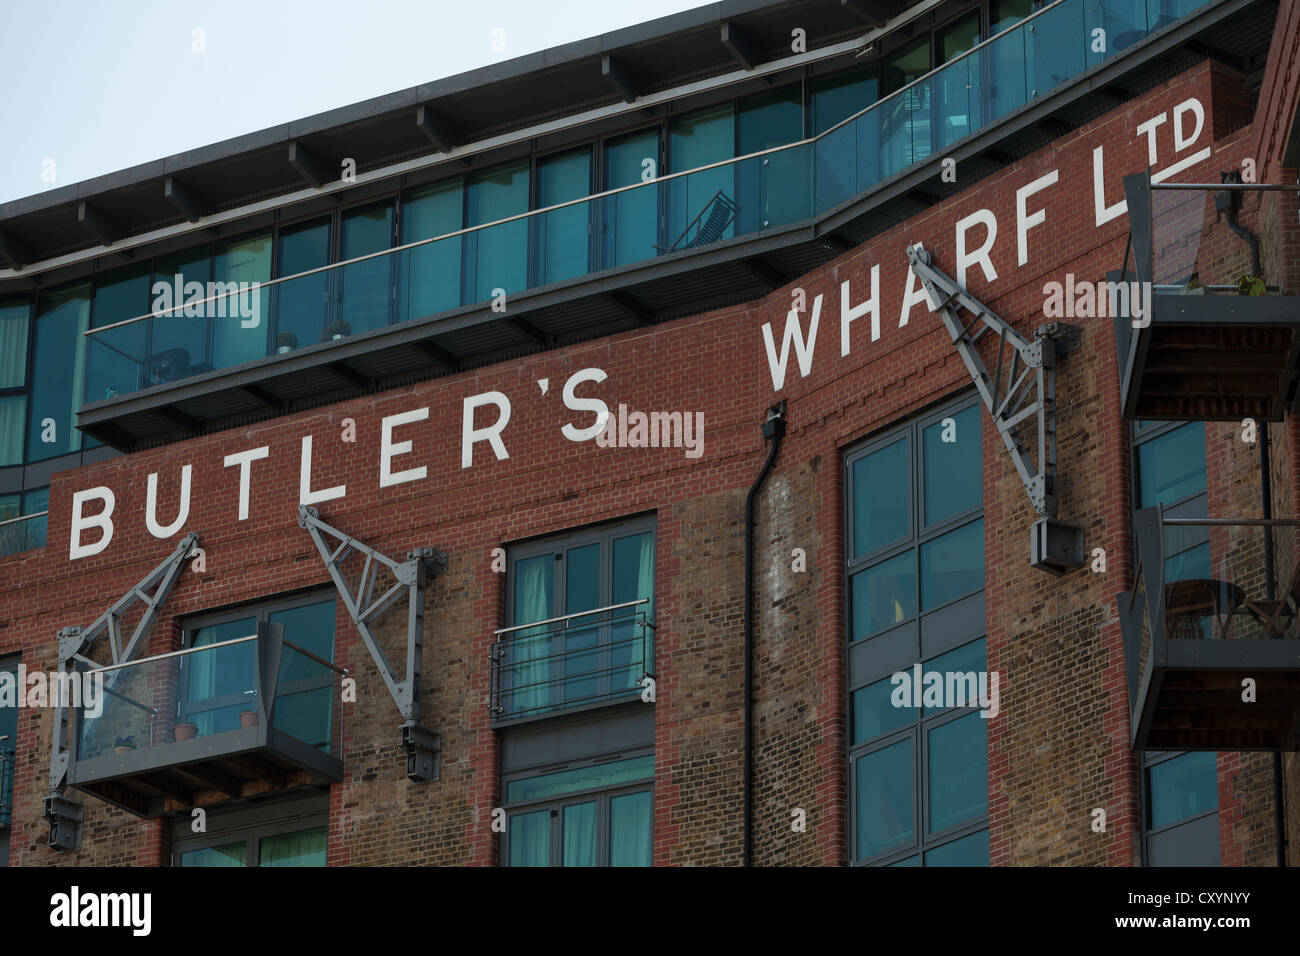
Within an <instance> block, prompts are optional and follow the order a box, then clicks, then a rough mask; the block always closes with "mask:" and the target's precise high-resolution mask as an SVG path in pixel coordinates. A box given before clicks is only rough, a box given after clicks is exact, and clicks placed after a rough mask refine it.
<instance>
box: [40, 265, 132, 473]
mask: <svg viewBox="0 0 1300 956" xmlns="http://www.w3.org/2000/svg"><path fill="white" fill-rule="evenodd" d="M89 325H90V284H89V283H83V284H81V285H76V286H71V287H65V288H63V289H59V290H57V291H55V292H51V293H49V294H48V295H44V296H41V297H40V298H39V299H38V300H37V303H36V347H35V362H34V366H33V369H32V377H31V390H30V393H29V397H28V402H27V436H28V439H27V460H28V461H43V460H44V459H46V458H53V457H55V456H56V455H66V454H67V453H68V452H70V451H77V450H79V449H80V448H81V432H79V431H77V409H78V408H79V407H80V405H81V396H82V394H83V393H84V390H85V384H84V382H85V365H84V361H85V359H86V358H87V354H86V352H85V351H84V350H83V349H82V341H83V336H82V333H84V332H85V331H86V329H87V328H89ZM135 334H136V333H135V332H134V331H132V332H131V336H129V337H128V338H130V337H132V336H134V335H135ZM102 355H104V352H103V351H102V350H101V351H99V352H97V353H95V354H92V355H91V356H90V360H91V361H92V362H94V361H98V360H100V357H101V356H102Z"/></svg>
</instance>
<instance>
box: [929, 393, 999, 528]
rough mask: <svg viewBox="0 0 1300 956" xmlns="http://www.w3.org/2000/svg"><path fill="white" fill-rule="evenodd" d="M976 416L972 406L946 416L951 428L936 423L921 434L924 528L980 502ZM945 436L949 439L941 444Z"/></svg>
mask: <svg viewBox="0 0 1300 956" xmlns="http://www.w3.org/2000/svg"><path fill="white" fill-rule="evenodd" d="M979 413H980V409H979V408H978V407H976V406H972V407H970V408H966V409H963V410H962V411H960V412H957V413H956V414H955V415H950V416H949V417H950V418H951V419H952V422H953V424H952V426H951V427H945V426H944V424H943V422H942V421H937V422H935V423H934V424H933V425H927V426H926V428H925V431H924V432H922V435H921V448H922V452H923V453H924V456H925V460H924V463H923V466H922V471H923V473H924V478H925V487H924V491H923V493H922V496H923V498H924V499H925V500H924V507H925V518H924V520H925V523H926V524H927V525H931V524H934V523H935V522H936V521H942V520H943V519H944V518H948V517H951V516H952V515H955V514H958V513H959V512H962V511H966V510H967V509H969V508H978V507H979V506H980V504H981V503H982V502H983V501H984V470H983V465H982V462H983V455H982V453H981V446H980V441H981V438H980V414H979ZM945 436H946V437H947V438H950V439H952V440H951V441H944V438H945Z"/></svg>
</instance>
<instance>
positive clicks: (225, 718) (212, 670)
mask: <svg viewBox="0 0 1300 956" xmlns="http://www.w3.org/2000/svg"><path fill="white" fill-rule="evenodd" d="M256 633H257V619H256V618H252V617H247V618H242V619H240V620H237V621H224V622H222V623H220V624H211V625H208V626H206V627H200V628H197V629H195V631H194V632H193V634H192V635H191V645H190V646H191V647H206V646H207V645H209V644H219V643H221V642H223V641H232V640H235V639H236V638H240V637H248V636H249V635H250V634H256ZM181 675H182V684H181V686H182V687H183V688H184V699H183V700H182V701H181V705H180V715H181V717H182V718H183V719H182V721H181V722H182V723H190V724H194V725H195V726H197V727H198V735H199V736H201V737H206V736H208V735H209V734H219V733H223V732H224V731H227V730H238V729H239V728H240V726H241V724H240V717H239V715H240V714H241V713H243V712H244V711H248V710H257V709H258V706H257V696H256V693H257V642H256V641H245V642H243V643H241V644H231V645H229V646H226V647H219V648H216V649H215V650H211V651H196V652H195V653H193V654H186V655H183V656H182V657H181Z"/></svg>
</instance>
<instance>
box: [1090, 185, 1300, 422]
mask: <svg viewBox="0 0 1300 956" xmlns="http://www.w3.org/2000/svg"><path fill="white" fill-rule="evenodd" d="M1124 190H1125V197H1126V199H1127V201H1128V210H1129V227H1130V234H1129V243H1128V246H1127V247H1126V249H1125V262H1124V269H1123V270H1122V271H1121V272H1120V273H1116V274H1114V275H1116V276H1122V277H1123V279H1124V280H1125V281H1126V282H1127V283H1131V282H1132V281H1133V280H1136V281H1137V283H1138V286H1137V290H1136V291H1138V292H1139V293H1140V291H1141V289H1143V288H1144V287H1145V288H1147V289H1149V290H1150V293H1149V300H1150V301H1149V304H1148V305H1138V306H1135V305H1134V302H1140V301H1142V300H1138V299H1137V298H1136V296H1135V295H1134V291H1135V290H1134V288H1133V287H1132V286H1131V285H1129V286H1128V288H1126V289H1123V290H1121V292H1122V294H1121V295H1120V296H1119V297H1118V299H1112V300H1111V306H1110V312H1111V314H1114V315H1115V316H1116V318H1115V331H1116V335H1117V338H1118V345H1119V354H1120V358H1121V363H1122V367H1121V375H1122V393H1123V402H1124V415H1125V417H1126V418H1129V419H1139V420H1149V421H1162V420H1191V421H1240V420H1241V419H1243V418H1254V419H1255V420H1256V421H1261V420H1267V421H1279V420H1280V419H1281V418H1282V416H1283V414H1284V412H1285V411H1286V410H1287V409H1289V408H1292V407H1294V405H1295V402H1296V401H1297V398H1300V395H1298V394H1297V371H1298V370H1300V289H1291V288H1287V287H1286V285H1285V283H1284V282H1283V277H1282V276H1278V275H1269V274H1267V270H1266V269H1265V266H1264V261H1265V255H1264V253H1265V251H1266V250H1264V249H1262V248H1261V243H1262V242H1264V241H1265V239H1266V237H1265V236H1264V235H1263V233H1264V229H1263V228H1262V226H1263V225H1265V224H1263V223H1260V222H1259V219H1261V218H1262V217H1260V216H1258V215H1256V211H1257V210H1258V209H1260V208H1261V206H1262V204H1263V197H1264V196H1265V194H1267V193H1290V194H1292V195H1296V194H1300V186H1295V185H1291V186H1288V185H1282V184H1275V183H1268V184H1266V183H1157V182H1152V181H1151V180H1150V178H1149V177H1148V176H1147V174H1139V175H1135V176H1128V177H1126V178H1125V180H1124ZM1283 215H1284V214H1283V212H1282V211H1281V210H1279V211H1278V217H1279V220H1280V219H1281V218H1282V217H1283ZM1244 218H1249V219H1250V222H1249V224H1247V222H1245V221H1243V219H1244ZM1116 301H1118V302H1119V303H1120V304H1121V308H1119V309H1116V308H1115V305H1114V303H1115V302H1116ZM1100 304H1101V303H1099V306H1100ZM1140 313H1145V314H1140Z"/></svg>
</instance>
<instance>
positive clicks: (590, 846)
mask: <svg viewBox="0 0 1300 956" xmlns="http://www.w3.org/2000/svg"><path fill="white" fill-rule="evenodd" d="M653 744H654V716H653V709H652V708H650V707H648V706H646V705H645V704H642V703H640V702H639V701H638V702H637V703H634V704H629V705H624V706H623V707H622V708H619V709H618V710H616V711H614V712H602V714H601V715H600V716H599V718H598V719H596V720H593V719H591V717H590V715H587V716H586V717H584V718H580V719H577V720H570V721H564V722H561V723H560V724H559V725H556V724H548V725H533V727H532V728H531V729H529V728H524V729H522V730H521V731H520V732H511V733H509V734H507V735H506V737H505V738H504V740H503V744H502V760H501V764H502V784H501V786H502V807H503V808H504V809H505V811H506V829H505V833H504V836H503V839H502V843H501V863H502V865H503V866H650V865H652V863H653V845H654V746H653Z"/></svg>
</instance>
